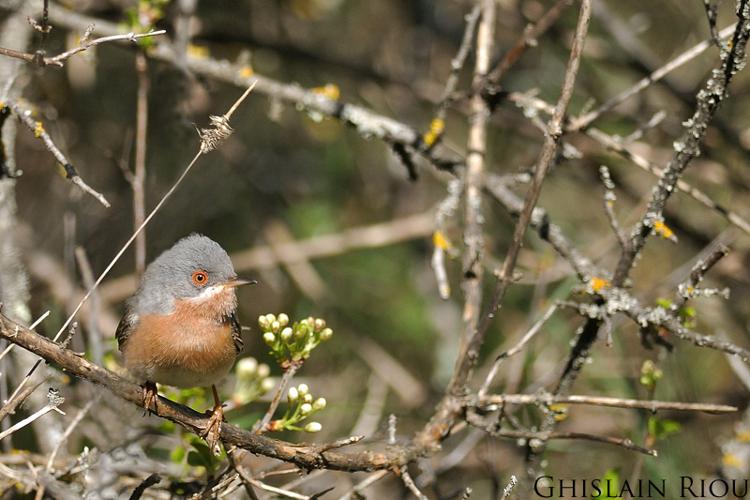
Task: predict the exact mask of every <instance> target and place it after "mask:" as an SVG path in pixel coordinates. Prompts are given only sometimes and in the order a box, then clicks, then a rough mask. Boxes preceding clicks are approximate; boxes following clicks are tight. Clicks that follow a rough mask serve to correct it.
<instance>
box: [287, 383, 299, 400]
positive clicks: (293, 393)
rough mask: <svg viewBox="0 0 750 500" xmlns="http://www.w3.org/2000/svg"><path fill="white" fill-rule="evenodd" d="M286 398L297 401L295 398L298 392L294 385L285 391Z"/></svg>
mask: <svg viewBox="0 0 750 500" xmlns="http://www.w3.org/2000/svg"><path fill="white" fill-rule="evenodd" d="M286 398H287V399H288V400H289V402H290V403H294V402H295V401H297V398H299V393H298V392H297V388H296V387H290V388H289V392H287V393H286Z"/></svg>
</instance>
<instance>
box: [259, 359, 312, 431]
mask: <svg viewBox="0 0 750 500" xmlns="http://www.w3.org/2000/svg"><path fill="white" fill-rule="evenodd" d="M301 366H302V365H301V364H300V363H292V364H291V365H289V367H288V368H287V369H286V370H284V374H283V375H282V376H281V380H280V381H279V385H278V387H277V388H276V392H275V393H274V395H273V399H272V400H271V404H270V405H268V409H267V410H266V413H265V414H264V415H263V418H261V419H260V420H259V421H258V423H256V424H255V426H254V427H253V431H254V432H255V433H257V434H262V433H264V432H266V431H267V430H268V424H269V423H270V422H271V418H273V414H274V413H276V409H277V408H278V407H279V403H281V397H282V396H283V395H284V393H285V392H286V388H287V386H288V385H289V382H290V381H291V380H292V378H293V377H294V375H295V374H296V373H297V370H299V369H300V367H301Z"/></svg>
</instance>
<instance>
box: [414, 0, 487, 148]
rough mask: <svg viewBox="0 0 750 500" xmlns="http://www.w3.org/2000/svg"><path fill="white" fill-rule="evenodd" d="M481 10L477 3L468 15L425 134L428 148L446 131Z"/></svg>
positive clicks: (424, 139)
mask: <svg viewBox="0 0 750 500" xmlns="http://www.w3.org/2000/svg"><path fill="white" fill-rule="evenodd" d="M481 12H482V9H481V5H480V4H479V3H477V4H476V5H475V6H474V8H473V9H471V12H469V13H468V14H467V15H466V27H465V28H464V34H463V37H462V38H461V44H460V45H459V47H458V52H456V55H455V56H454V57H453V59H452V60H451V71H450V74H449V75H448V79H447V80H446V82H445V88H444V89H443V94H442V96H441V97H440V102H439V103H438V106H437V112H436V113H435V118H433V120H432V125H431V127H430V131H429V132H427V134H425V136H424V137H423V142H424V143H425V146H426V147H427V148H432V147H434V146H435V144H437V143H438V142H439V141H440V139H441V138H442V136H443V134H444V132H445V115H446V112H447V110H448V105H449V104H450V101H451V98H452V97H453V93H454V92H455V91H456V87H457V86H458V79H459V76H460V73H461V70H462V69H463V67H464V64H465V63H466V58H467V57H468V55H469V50H471V41H472V40H473V38H474V32H475V31H476V28H477V22H479V17H480V15H481Z"/></svg>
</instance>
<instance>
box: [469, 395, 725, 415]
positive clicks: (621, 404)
mask: <svg viewBox="0 0 750 500" xmlns="http://www.w3.org/2000/svg"><path fill="white" fill-rule="evenodd" d="M479 404H480V405H481V406H483V407H486V405H497V406H502V405H504V404H543V405H545V406H549V405H552V404H577V405H592V406H608V407H612V408H632V409H639V410H649V411H652V412H656V411H659V410H674V411H700V412H706V413H734V412H737V411H738V409H737V408H736V407H734V406H728V405H720V404H711V403H684V402H679V401H654V400H639V399H627V398H611V397H606V396H583V395H570V396H555V395H552V394H549V393H543V394H498V395H490V396H484V397H481V398H480V399H479Z"/></svg>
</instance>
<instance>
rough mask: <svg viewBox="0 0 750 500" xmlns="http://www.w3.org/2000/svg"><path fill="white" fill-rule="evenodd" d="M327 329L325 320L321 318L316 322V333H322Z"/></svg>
mask: <svg viewBox="0 0 750 500" xmlns="http://www.w3.org/2000/svg"><path fill="white" fill-rule="evenodd" d="M325 327H326V322H325V320H323V319H321V318H317V319H316V320H315V331H316V332H319V331H321V330H322V329H323V328H325Z"/></svg>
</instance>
